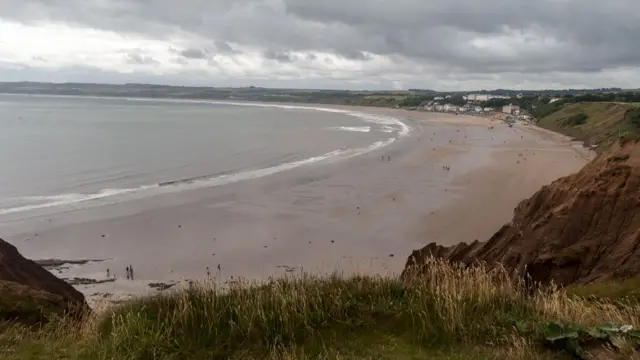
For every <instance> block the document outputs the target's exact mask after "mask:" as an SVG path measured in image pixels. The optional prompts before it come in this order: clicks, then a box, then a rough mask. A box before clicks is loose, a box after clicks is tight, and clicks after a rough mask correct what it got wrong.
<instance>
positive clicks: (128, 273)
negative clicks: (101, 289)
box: [107, 265, 133, 280]
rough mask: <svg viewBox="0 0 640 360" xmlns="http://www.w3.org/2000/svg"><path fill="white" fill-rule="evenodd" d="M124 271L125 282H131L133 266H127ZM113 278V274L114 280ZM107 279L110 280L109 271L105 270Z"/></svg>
mask: <svg viewBox="0 0 640 360" xmlns="http://www.w3.org/2000/svg"><path fill="white" fill-rule="evenodd" d="M125 271H126V273H127V280H133V266H132V265H127V267H126V268H125ZM115 277H116V275H115V274H113V278H114V279H115ZM107 279H111V269H107Z"/></svg>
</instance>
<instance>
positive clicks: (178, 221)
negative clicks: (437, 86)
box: [6, 107, 589, 299]
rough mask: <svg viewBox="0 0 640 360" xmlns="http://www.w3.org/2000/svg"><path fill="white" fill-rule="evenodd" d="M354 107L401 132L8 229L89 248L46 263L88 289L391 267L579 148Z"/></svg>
mask: <svg viewBox="0 0 640 360" xmlns="http://www.w3.org/2000/svg"><path fill="white" fill-rule="evenodd" d="M341 108H344V107H341ZM353 110H354V111H360V112H371V113H375V114H382V115H386V116H393V117H396V118H398V119H400V120H402V121H403V122H405V124H407V125H408V126H409V127H410V128H411V132H410V134H409V135H408V136H406V137H404V138H401V139H398V141H395V142H394V143H392V144H391V145H388V146H385V147H383V148H381V149H379V150H374V151H371V152H368V153H365V154H363V155H359V156H355V157H352V158H348V159H333V160H329V161H326V162H322V163H318V164H313V165H310V166H301V167H297V168H294V169H291V170H287V171H283V172H279V173H275V174H272V175H269V176H264V177H261V178H258V179H249V180H245V181H239V182H235V183H229V184H226V185H223V186H216V187H210V188H207V187H203V188H196V189H192V190H188V191H184V192H179V193H170V194H162V195H158V196H153V197H149V198H144V199H138V200H134V201H130V202H125V203H117V204H111V205H108V206H101V207H96V208H91V209H86V210H83V211H82V212H71V213H68V214H59V215H57V217H52V218H50V219H47V220H46V221H47V222H49V223H53V224H54V225H50V224H49V226H45V227H43V229H44V230H42V229H40V228H38V227H34V229H33V231H30V232H23V233H19V234H12V235H10V236H7V237H6V240H8V241H10V242H11V243H13V244H14V245H16V246H17V247H18V249H19V250H20V251H21V252H22V253H23V254H24V255H25V256H27V257H29V258H32V259H35V260H42V259H61V260H94V261H88V262H86V263H82V264H58V265H59V266H56V267H54V268H52V271H53V272H54V274H56V275H58V276H60V277H63V278H67V279H74V278H76V279H77V280H76V283H78V284H79V285H78V286H77V287H78V288H79V289H80V290H81V291H83V292H84V293H85V294H86V295H88V296H89V297H90V298H92V299H96V298H104V299H121V298H123V297H126V296H129V295H132V294H133V295H139V294H146V293H150V292H155V291H156V289H155V288H154V287H150V286H149V284H154V283H162V284H166V287H169V286H173V287H174V288H176V287H179V286H182V285H180V284H177V285H174V284H176V283H178V282H180V281H182V280H196V281H202V280H212V281H219V282H225V281H235V280H238V279H247V280H261V279H266V278H268V277H270V276H286V275H294V274H299V273H301V272H305V273H323V274H326V273H332V272H338V273H342V274H346V275H350V274H356V273H364V274H398V273H399V272H400V271H402V268H403V266H404V263H405V261H406V258H407V256H408V255H409V254H410V252H411V251H412V250H414V249H417V248H420V247H421V246H423V245H424V244H426V243H429V242H438V243H441V244H443V245H452V244H456V243H459V242H463V241H464V242H470V241H474V240H481V241H483V240H486V239H488V238H489V237H490V236H491V235H492V234H493V233H494V232H495V231H497V230H498V229H499V228H500V227H501V226H502V225H503V224H505V223H507V222H509V220H510V218H511V216H512V212H513V208H514V207H515V206H516V205H517V204H518V203H519V202H520V201H521V200H523V199H525V198H527V197H529V196H530V195H532V194H533V193H534V192H535V191H536V190H538V189H539V188H540V187H541V186H542V185H545V184H547V183H549V182H551V181H553V180H555V179H557V178H559V177H561V176H564V175H568V174H570V173H573V172H575V171H577V170H579V169H580V168H581V167H582V166H583V165H584V164H585V163H586V161H587V159H588V158H589V154H588V153H587V152H586V151H585V149H583V148H581V147H580V146H579V145H577V144H575V143H573V142H572V141H570V139H568V138H565V137H562V136H560V135H557V134H553V133H548V132H544V131H541V130H539V129H536V128H534V127H532V126H528V125H522V124H517V125H516V126H515V127H513V128H510V127H508V126H507V125H506V124H505V123H503V122H501V121H497V120H491V119H488V118H479V117H471V116H463V115H454V114H436V113H428V112H415V111H405V110H401V109H369V108H355V109H353ZM63 262H64V261H63ZM129 265H131V266H132V267H133V269H134V279H133V280H127V279H126V271H125V268H126V267H128V266H129ZM107 269H109V276H110V277H109V278H107ZM113 277H115V280H114V279H113ZM87 279H88V280H87ZM83 280H84V281H83ZM95 281H98V282H100V281H106V282H103V283H99V284H96V283H95ZM156 285H157V284H156Z"/></svg>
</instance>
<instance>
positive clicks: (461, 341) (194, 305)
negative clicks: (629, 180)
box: [0, 260, 640, 359]
mask: <svg viewBox="0 0 640 360" xmlns="http://www.w3.org/2000/svg"><path fill="white" fill-rule="evenodd" d="M428 268H429V271H428V272H427V273H426V274H424V276H421V277H416V278H413V279H411V280H406V281H402V280H400V279H396V278H389V277H353V278H346V279H345V278H342V277H340V276H337V275H332V276H324V277H315V276H308V275H306V276H305V275H303V276H298V277H294V278H285V279H274V280H271V281H268V282H266V283H262V284H249V283H238V284H234V285H232V286H231V287H230V288H224V289H223V288H220V287H218V286H216V285H215V284H204V285H201V286H197V287H193V288H190V289H184V290H180V291H177V292H173V293H167V294H163V295H158V296H154V297H148V298H140V299H137V300H134V301H131V302H129V303H126V304H124V305H122V306H119V307H116V308H113V309H111V310H108V311H106V312H103V313H101V314H96V315H94V316H93V318H92V319H91V320H90V321H88V322H87V323H85V324H82V326H77V325H73V324H69V323H66V322H64V321H61V322H57V323H52V324H49V325H47V326H46V327H44V328H41V329H37V330H35V331H34V330H33V329H29V328H24V327H20V326H18V325H5V331H4V332H3V333H2V334H0V358H2V359H5V358H16V359H22V358H27V355H28V356H30V357H31V358H42V359H45V358H47V359H48V358H55V357H58V358H79V359H85V358H86V359H212V358H242V359H247V358H280V359H297V358H367V357H369V358H385V357H386V358H407V359H409V358H420V357H421V356H420V354H430V355H429V356H435V355H434V354H443V355H442V356H443V357H440V358H442V359H445V358H447V359H449V358H451V359H454V358H456V359H457V358H460V359H469V358H474V357H472V356H477V355H478V354H482V353H485V354H488V356H490V357H492V358H505V359H536V358H540V359H546V358H550V356H552V355H550V354H549V353H546V352H544V351H542V350H541V349H540V347H539V346H538V345H539V343H538V340H539V339H541V337H540V336H539V335H540V330H541V328H542V326H543V324H544V323H545V322H547V321H551V320H560V321H572V322H580V323H582V324H585V325H591V324H600V323H602V322H619V323H623V324H632V325H634V326H636V327H637V326H639V325H640V311H639V310H640V309H639V308H638V307H636V306H634V305H626V306H620V304H615V305H614V304H609V303H607V302H606V301H600V300H599V301H594V300H584V299H582V298H578V297H574V296H569V295H567V294H566V293H565V292H564V291H563V290H561V289H557V288H553V287H550V288H545V289H538V290H536V291H535V292H533V293H531V292H530V291H525V288H524V286H523V284H522V283H521V282H518V281H513V280H511V278H510V277H509V276H507V274H506V272H505V271H503V270H501V269H493V270H488V269H484V268H481V267H478V268H463V267H459V266H455V265H450V264H447V263H443V262H439V261H435V260H432V261H431V263H430V265H429V266H428ZM516 328H517V329H520V330H518V331H517V330H516ZM523 328H524V329H527V330H526V331H525V330H522V329H523ZM523 331H524V332H523ZM398 344H401V345H398ZM385 354H386V355H385ZM350 356H351V357H350ZM434 358H438V357H437V356H435V357H434ZM485 358H486V357H485Z"/></svg>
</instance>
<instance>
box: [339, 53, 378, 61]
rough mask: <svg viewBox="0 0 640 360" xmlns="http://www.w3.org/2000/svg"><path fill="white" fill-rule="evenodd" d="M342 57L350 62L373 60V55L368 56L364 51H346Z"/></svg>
mask: <svg viewBox="0 0 640 360" xmlns="http://www.w3.org/2000/svg"><path fill="white" fill-rule="evenodd" d="M341 55H342V56H343V57H345V58H347V59H349V60H360V61H366V60H370V59H371V55H369V54H366V53H364V52H362V51H344V52H342V53H341Z"/></svg>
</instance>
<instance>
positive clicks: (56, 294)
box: [0, 239, 89, 323]
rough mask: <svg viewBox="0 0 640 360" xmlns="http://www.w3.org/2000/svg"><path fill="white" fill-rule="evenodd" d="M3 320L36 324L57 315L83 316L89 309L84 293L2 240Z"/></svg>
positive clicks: (0, 316)
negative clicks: (53, 314)
mask: <svg viewBox="0 0 640 360" xmlns="http://www.w3.org/2000/svg"><path fill="white" fill-rule="evenodd" d="M0 292H1V294H2V296H0V298H1V299H0V321H1V320H19V321H23V322H28V323H33V322H39V321H42V320H46V319H47V318H48V317H49V315H51V314H52V313H55V314H57V315H65V316H73V317H76V316H81V315H82V314H83V313H84V312H85V311H86V310H88V309H89V307H88V305H87V302H86V300H85V298H84V295H82V293H81V292H79V291H78V290H76V289H74V288H73V287H72V286H71V285H69V284H67V283H66V282H64V281H63V280H61V279H59V278H57V277H56V276H55V275H53V274H52V273H50V272H49V271H47V270H45V269H44V268H43V267H41V266H40V265H38V264H36V263H35V262H33V261H31V260H29V259H26V258H24V257H23V256H22V255H21V254H20V253H19V252H18V250H17V249H16V248H15V246H13V245H11V244H9V243H8V242H6V241H4V240H2V239H0Z"/></svg>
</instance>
